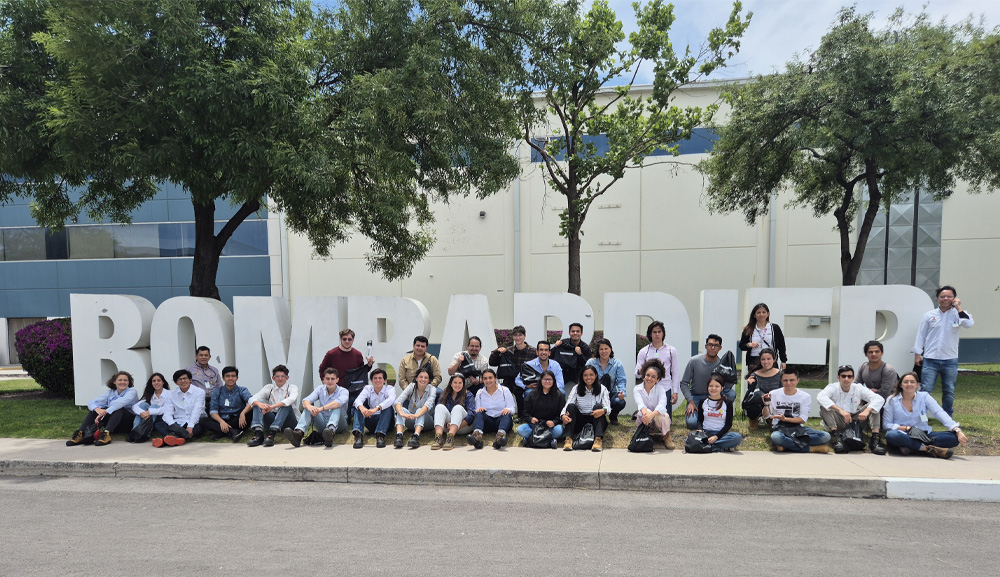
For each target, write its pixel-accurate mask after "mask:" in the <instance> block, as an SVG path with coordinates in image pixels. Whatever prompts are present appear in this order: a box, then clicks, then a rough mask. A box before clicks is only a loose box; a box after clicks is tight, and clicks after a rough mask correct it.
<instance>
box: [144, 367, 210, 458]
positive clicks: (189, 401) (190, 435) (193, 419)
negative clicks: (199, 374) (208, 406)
mask: <svg viewBox="0 0 1000 577" xmlns="http://www.w3.org/2000/svg"><path fill="white" fill-rule="evenodd" d="M173 379H174V384H175V385H177V388H176V389H174V390H173V391H170V396H169V397H167V404H166V405H165V406H164V410H163V420H162V421H158V422H157V423H156V424H155V425H154V427H153V428H154V429H156V432H158V433H160V435H161V438H154V439H153V446H154V447H162V446H164V445H166V446H168V447H175V446H179V445H183V444H184V443H185V442H187V441H190V440H192V439H194V438H197V437H200V436H201V433H202V429H201V418H202V417H204V416H205V391H203V390H201V389H199V388H198V387H195V386H194V385H192V384H191V372H190V371H188V370H187V369H180V370H178V371H174V375H173Z"/></svg>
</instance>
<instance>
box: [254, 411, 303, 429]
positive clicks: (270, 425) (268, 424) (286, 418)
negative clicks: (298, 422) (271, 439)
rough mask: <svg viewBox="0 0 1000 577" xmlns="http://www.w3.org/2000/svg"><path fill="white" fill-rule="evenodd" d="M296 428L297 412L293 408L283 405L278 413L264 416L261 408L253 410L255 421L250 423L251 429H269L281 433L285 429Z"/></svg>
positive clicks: (272, 412)
mask: <svg viewBox="0 0 1000 577" xmlns="http://www.w3.org/2000/svg"><path fill="white" fill-rule="evenodd" d="M294 426H295V412H294V411H292V408H291V407H288V406H285V405H282V406H281V408H279V409H278V410H277V411H271V412H269V413H268V414H266V415H265V414H264V411H262V410H261V409H260V407H254V408H253V420H252V421H250V428H251V429H268V430H272V431H273V430H278V431H281V430H282V429H284V428H285V427H294Z"/></svg>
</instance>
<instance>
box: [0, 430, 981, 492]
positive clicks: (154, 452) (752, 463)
mask: <svg viewBox="0 0 1000 577" xmlns="http://www.w3.org/2000/svg"><path fill="white" fill-rule="evenodd" d="M0 475H2V476H37V475H45V476H71V477H72V476H90V477H146V478H192V479H254V480H262V481H263V480H280V481H327V482H339V483H394V484H418V485H434V484H438V485H464V486H518V487H563V488H580V489H605V490H616V489H617V490H640V491H641V490H652V491H680V492H699V493H734V494H760V495H820V496H832V497H865V498H902V499H944V500H970V501H991V502H1000V457H953V458H952V459H950V460H947V461H945V460H941V459H932V458H927V457H921V456H910V457H902V456H898V455H887V456H883V457H878V456H875V455H872V454H869V453H864V454H861V453H853V454H849V455H834V454H832V453H831V454H826V455H819V454H790V453H771V452H764V451H748V452H734V453H720V454H712V455H687V454H684V453H683V452H682V451H680V450H677V451H662V450H658V451H657V452H655V453H647V454H633V453H629V452H627V451H625V450H622V449H611V450H607V451H604V452H601V453H593V452H589V451H588V452H579V451H574V452H566V451H562V450H547V449H525V448H522V447H509V448H506V449H504V450H502V451H496V450H494V449H492V448H490V447H486V448H485V449H482V450H478V451H476V450H474V449H472V448H471V447H459V448H456V449H455V450H454V451H447V452H446V451H431V449H430V447H429V446H427V445H424V446H421V447H420V448H419V449H415V450H411V449H399V450H396V449H393V448H391V447H387V448H385V449H376V448H374V447H372V446H366V447H365V448H364V449H360V450H356V449H352V448H351V447H350V446H349V445H334V446H333V447H332V448H329V449H327V448H325V447H322V446H320V447H305V446H303V447H299V448H293V447H291V446H289V445H276V446H275V447H269V448H265V447H258V448H252V449H251V448H248V447H247V446H246V445H245V444H243V443H239V444H236V445H231V444H228V443H192V444H190V445H185V446H183V447H165V448H160V449H154V448H153V447H152V445H150V444H149V443H145V444H141V445H133V444H129V443H125V442H118V441H116V442H114V443H112V444H111V445H108V446H106V447H93V446H83V447H67V446H66V445H65V441H61V440H59V441H53V440H42V439H0Z"/></svg>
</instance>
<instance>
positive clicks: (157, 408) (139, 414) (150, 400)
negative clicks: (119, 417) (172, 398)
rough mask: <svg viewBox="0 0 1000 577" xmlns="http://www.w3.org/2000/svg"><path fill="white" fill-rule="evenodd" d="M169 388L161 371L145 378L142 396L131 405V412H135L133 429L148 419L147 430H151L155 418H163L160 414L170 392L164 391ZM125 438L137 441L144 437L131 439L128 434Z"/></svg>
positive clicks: (154, 423)
mask: <svg viewBox="0 0 1000 577" xmlns="http://www.w3.org/2000/svg"><path fill="white" fill-rule="evenodd" d="M169 390H170V385H169V384H167V378H166V377H164V376H163V373H153V375H152V376H151V377H149V379H148V380H146V388H145V389H143V391H142V396H141V397H139V401H138V402H137V403H136V404H134V405H132V412H133V413H135V419H133V420H132V428H133V429H135V428H136V427H138V426H139V424H140V423H142V422H143V421H145V420H147V419H149V420H150V424H149V425H148V426H149V430H150V431H152V430H153V429H152V428H153V427H155V426H156V421H157V419H162V418H163V417H162V415H163V410H164V408H165V405H166V402H167V395H169V394H170V393H165V392H164V391H169ZM126 440H127V441H129V442H132V443H137V442H142V441H145V440H146V438H141V439H133V438H132V436H131V435H129V438H128V439H126Z"/></svg>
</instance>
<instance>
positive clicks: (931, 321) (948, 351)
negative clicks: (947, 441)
mask: <svg viewBox="0 0 1000 577" xmlns="http://www.w3.org/2000/svg"><path fill="white" fill-rule="evenodd" d="M937 301H938V308H936V309H934V310H932V311H928V312H927V313H926V314H924V318H923V320H922V321H920V328H919V329H918V330H917V341H916V343H914V345H913V364H915V365H917V366H919V367H921V370H920V390H921V391H924V392H926V393H933V392H934V382H935V381H936V380H937V377H938V375H939V374H940V375H941V408H942V409H944V411H945V412H946V413H948V415H949V416H951V415H952V414H954V403H955V380H956V379H957V378H958V331H959V330H961V329H963V328H966V329H967V328H971V327H972V325H974V324H975V321H973V320H972V317H971V316H969V313H967V312H965V311H964V310H962V299H960V298H958V291H956V290H955V287H952V286H948V285H945V286H943V287H941V288H939V289H938V290H937Z"/></svg>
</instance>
